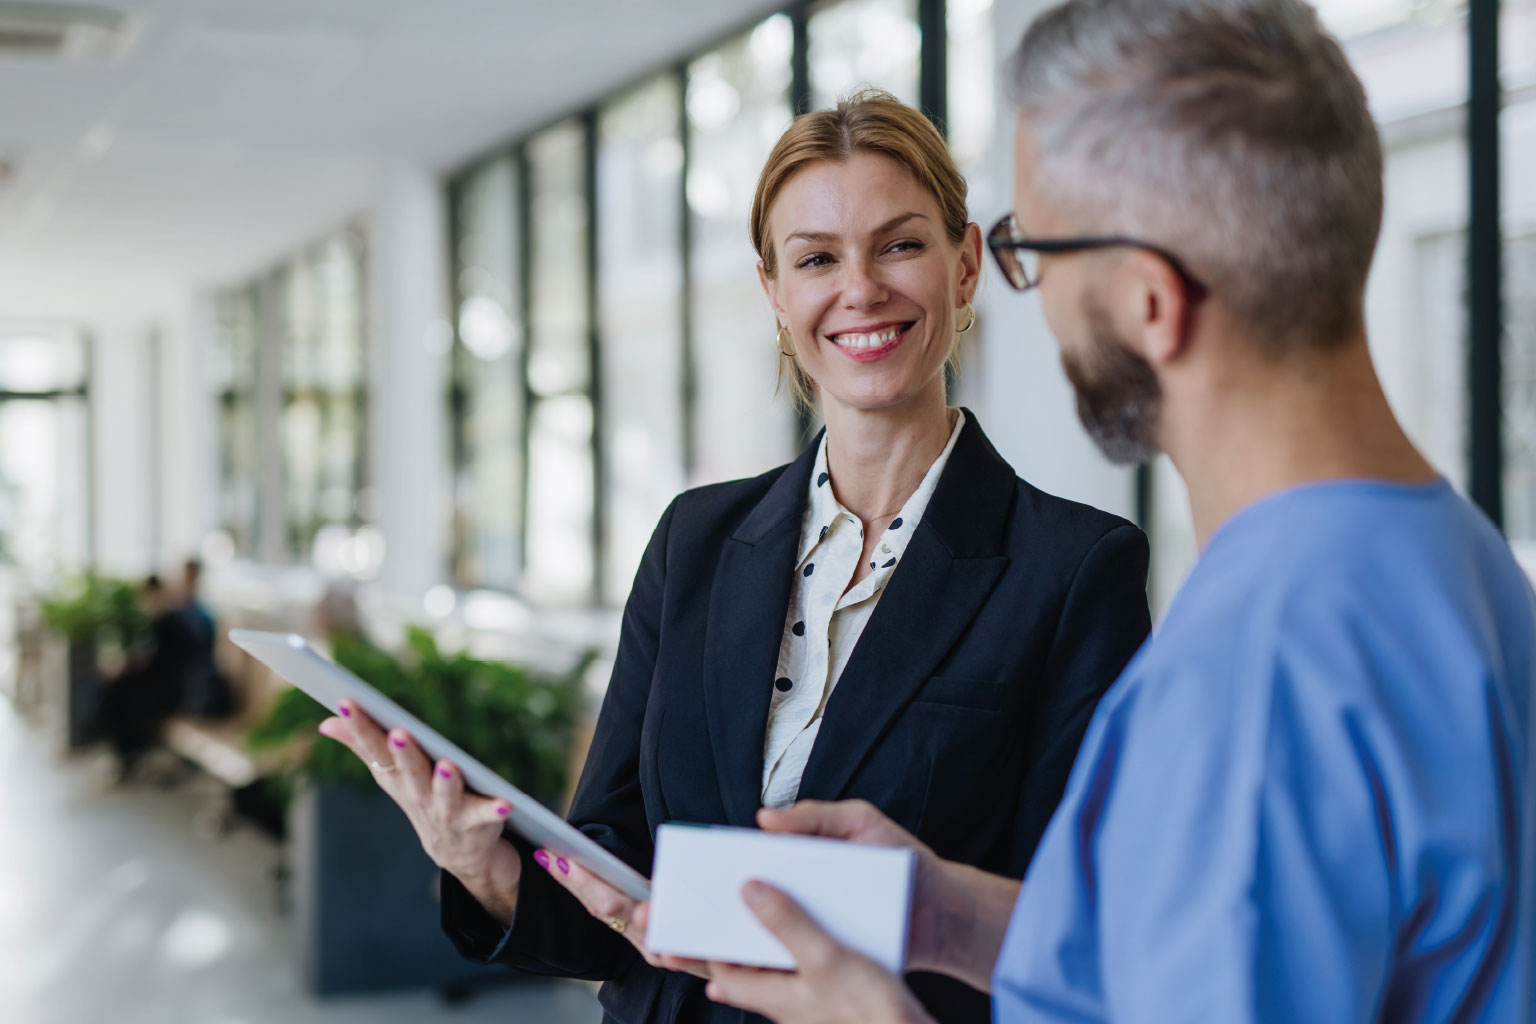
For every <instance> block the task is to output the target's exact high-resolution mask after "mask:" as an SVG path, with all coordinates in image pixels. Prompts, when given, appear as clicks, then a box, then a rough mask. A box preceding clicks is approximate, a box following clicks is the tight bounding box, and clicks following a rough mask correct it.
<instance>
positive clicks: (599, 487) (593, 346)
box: [581, 108, 608, 601]
mask: <svg viewBox="0 0 1536 1024" xmlns="http://www.w3.org/2000/svg"><path fill="white" fill-rule="evenodd" d="M581 121H582V136H583V139H582V141H583V145H584V147H585V152H584V153H583V154H582V158H583V164H584V167H583V171H584V174H583V177H584V179H585V180H584V182H583V184H584V187H585V190H586V199H587V224H586V258H587V395H588V399H589V401H590V402H591V405H592V594H591V597H592V599H593V600H594V601H600V600H601V599H602V595H603V579H604V577H605V576H606V575H607V572H606V565H605V562H606V555H607V550H608V521H607V520H608V486H607V476H608V473H607V463H606V459H605V456H606V453H607V450H608V445H607V442H606V438H605V437H604V433H603V431H604V427H605V423H606V418H605V417H604V415H603V374H602V366H603V363H602V357H603V352H602V339H601V338H600V337H599V335H600V333H601V330H600V327H599V323H598V312H599V310H598V305H599V300H598V288H599V287H600V286H601V283H602V282H601V280H600V274H599V268H598V258H597V248H598V244H599V239H598V230H597V218H598V209H597V144H598V138H597V136H598V131H597V109H596V108H593V109H591V110H589V111H587V112H586V113H585V114H583V115H582V119H581Z"/></svg>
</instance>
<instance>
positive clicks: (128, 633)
mask: <svg viewBox="0 0 1536 1024" xmlns="http://www.w3.org/2000/svg"><path fill="white" fill-rule="evenodd" d="M43 620H44V621H45V622H47V623H48V625H49V627H50V628H52V629H54V630H56V631H58V632H59V633H61V634H63V636H64V638H65V639H66V640H68V641H69V643H70V644H86V643H90V644H94V645H95V646H96V647H97V648H98V649H100V648H104V647H116V648H117V649H118V650H120V651H127V650H131V649H133V648H134V647H137V646H138V645H139V644H140V643H142V642H143V641H144V640H145V639H147V638H148V636H149V616H148V615H147V614H146V613H145V611H144V609H143V608H141V607H140V606H139V600H138V595H137V593H135V590H134V586H133V584H132V583H129V582H128V581H127V580H120V579H113V578H111V577H107V576H98V575H97V574H96V573H94V572H87V573H85V574H84V575H81V576H77V577H75V578H74V579H71V580H70V581H69V582H68V583H67V584H65V586H64V588H63V589H62V590H61V591H60V592H59V593H58V594H57V595H56V596H54V597H51V598H48V599H47V600H45V601H43Z"/></svg>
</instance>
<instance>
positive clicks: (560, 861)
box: [555, 857, 571, 875]
mask: <svg viewBox="0 0 1536 1024" xmlns="http://www.w3.org/2000/svg"><path fill="white" fill-rule="evenodd" d="M555 867H557V868H559V869H560V873H561V874H562V875H568V874H570V873H571V865H570V864H569V863H568V862H567V861H566V859H565V858H564V857H556V858H555Z"/></svg>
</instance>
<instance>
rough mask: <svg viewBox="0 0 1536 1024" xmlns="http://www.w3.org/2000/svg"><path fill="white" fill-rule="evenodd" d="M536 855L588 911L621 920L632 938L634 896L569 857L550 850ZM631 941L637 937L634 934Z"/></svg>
mask: <svg viewBox="0 0 1536 1024" xmlns="http://www.w3.org/2000/svg"><path fill="white" fill-rule="evenodd" d="M533 859H534V860H535V861H536V862H538V864H539V866H540V867H542V868H544V869H545V870H546V871H548V872H549V873H550V874H551V875H553V876H554V877H555V881H557V882H559V883H560V884H561V885H562V886H564V887H565V888H566V889H568V890H570V892H571V895H573V896H575V897H576V899H577V900H578V901H580V903H581V905H582V906H584V907H586V908H587V913H589V914H591V915H592V916H593V917H595V918H597V919H598V920H599V921H602V922H604V923H605V924H608V925H613V924H614V923H615V922H622V924H623V930H624V935H625V937H626V938H630V936H629V926H630V917H631V914H632V913H633V911H634V909H635V906H636V901H635V900H632V899H630V898H629V897H628V896H625V895H624V894H623V893H622V892H620V891H619V890H617V889H615V888H614V887H613V886H611V885H609V884H608V883H607V882H605V881H603V880H602V879H601V878H598V877H597V876H596V875H594V874H593V873H592V872H590V871H588V870H587V869H586V868H584V867H582V866H581V865H580V864H577V863H576V862H575V861H571V860H567V859H566V858H564V857H561V856H558V855H557V854H554V853H551V852H550V851H548V850H539V851H538V852H537V853H535V854H534V857H533ZM631 941H634V939H633V938H631Z"/></svg>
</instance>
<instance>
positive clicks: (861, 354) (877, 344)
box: [827, 320, 917, 363]
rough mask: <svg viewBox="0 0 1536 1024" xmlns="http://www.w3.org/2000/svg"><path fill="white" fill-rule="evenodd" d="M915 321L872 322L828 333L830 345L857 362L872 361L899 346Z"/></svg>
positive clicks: (888, 353) (886, 354) (881, 357)
mask: <svg viewBox="0 0 1536 1024" xmlns="http://www.w3.org/2000/svg"><path fill="white" fill-rule="evenodd" d="M916 322H917V321H915V320H907V321H904V322H901V323H887V324H873V325H870V326H866V327H857V328H853V329H850V330H846V331H839V332H837V333H836V334H828V335H827V340H828V341H830V342H831V343H832V346H833V347H834V348H835V349H836V350H837V351H839V352H841V353H842V354H843V355H845V356H847V357H848V358H849V359H852V360H854V361H855V362H859V363H873V362H875V361H876V360H880V359H884V358H885V357H886V356H888V355H890V354H891V353H893V352H895V351H896V350H897V349H898V348H900V347H901V344H902V342H904V341H906V340H907V335H908V334H910V333H911V330H912V327H913V325H914V324H915V323H916Z"/></svg>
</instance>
